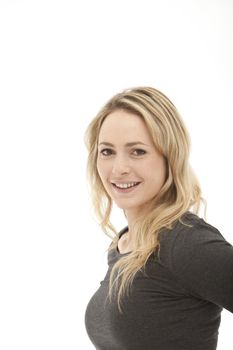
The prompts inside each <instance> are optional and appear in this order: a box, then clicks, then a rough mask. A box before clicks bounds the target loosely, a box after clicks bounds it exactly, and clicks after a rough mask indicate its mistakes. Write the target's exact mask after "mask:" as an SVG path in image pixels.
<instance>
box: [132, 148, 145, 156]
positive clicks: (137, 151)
mask: <svg viewBox="0 0 233 350" xmlns="http://www.w3.org/2000/svg"><path fill="white" fill-rule="evenodd" d="M144 154H146V151H145V150H144V149H140V148H137V149H134V150H133V155H135V156H143V155H144Z"/></svg>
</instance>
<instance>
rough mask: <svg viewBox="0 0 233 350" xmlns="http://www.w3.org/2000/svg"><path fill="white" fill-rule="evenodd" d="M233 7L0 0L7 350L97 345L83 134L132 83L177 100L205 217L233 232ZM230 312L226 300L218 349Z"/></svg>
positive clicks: (0, 294)
mask: <svg viewBox="0 0 233 350" xmlns="http://www.w3.org/2000/svg"><path fill="white" fill-rule="evenodd" d="M232 19H233V2H232V1H231V0H196V1H195V0H183V1H182V0H161V1H156V0H154V1H148V0H143V1H138V0H132V1H131V0H128V1H127V0H118V1H111V0H108V1H107V0H106V1H104V0H98V1H95V0H93V1H90V0H85V1H84V0H83V1H78V0H76V1H74V0H56V1H55V0H38V1H37V0H34V1H33V0H31V1H29V0H0V118H1V124H0V155H1V156H0V157H1V158H0V166H1V171H0V202H1V206H0V225H1V228H0V229H1V231H0V234H1V236H0V284H1V286H0V348H1V350H8V349H24V350H27V349H30V350H31V349H33V350H36V349H43V350H47V349H48V350H51V349H56V350H60V349H69V350H72V349H84V350H89V349H90V350H91V349H93V346H92V345H91V343H90V341H89V339H88V337H87V335H86V331H85V327H84V312H85V308H86V304H87V302H88V301H89V299H90V297H91V296H92V294H93V293H94V291H95V290H96V288H97V287H98V285H99V281H100V280H101V279H102V277H103V275H104V274H105V270H106V253H105V251H106V249H107V247H108V244H109V239H108V238H107V237H105V236H104V235H103V234H102V232H101V231H100V229H99V227H98V225H97V223H96V222H95V220H94V218H93V216H92V214H91V211H90V203H89V198H88V193H87V186H86V179H85V164H86V150H85V147H84V144H83V134H84V131H85V129H86V127H87V125H88V123H89V121H90V120H91V119H92V118H93V117H94V116H95V114H96V113H97V111H98V110H99V108H100V107H101V106H102V104H103V103H104V102H105V101H106V100H107V99H108V98H110V97H111V96H112V95H113V94H115V93H117V92H118V91H120V90H122V89H124V88H129V87H132V86H138V85H151V86H154V87H156V88H158V89H160V90H162V91H163V92H164V93H165V94H166V95H167V96H168V97H169V98H170V99H171V100H172V101H173V102H174V103H175V105H176V106H177V107H178V109H179V110H180V112H181V114H182V116H183V119H184V120H185V122H186V124H187V126H188V128H189V131H190V134H191V136H192V154H191V162H192V165H193V167H194V169H195V170H196V173H197V175H198V176H199V178H200V181H201V184H202V187H203V192H204V196H205V198H206V199H207V201H208V216H207V218H208V221H209V222H211V223H212V224H213V225H215V226H217V227H218V228H219V229H220V230H221V232H222V234H223V235H224V236H225V238H226V239H227V240H228V241H230V242H231V243H233V232H232V197H233V191H232V179H233V174H232V171H233V170H232V169H233V168H232V165H231V162H232V150H233V137H232V130H233V129H232V123H231V122H232V116H233V99H232V96H233V64H232V62H233V20H232ZM114 220H115V223H116V224H117V228H118V229H120V228H122V225H123V221H122V220H121V218H120V217H119V213H118V212H116V213H115V216H114ZM232 326H233V316H232V314H230V313H229V312H227V311H224V312H223V315H222V325H221V328H220V337H219V346H218V349H219V350H230V349H232V347H233V332H232Z"/></svg>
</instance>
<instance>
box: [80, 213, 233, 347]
mask: <svg viewBox="0 0 233 350" xmlns="http://www.w3.org/2000/svg"><path fill="white" fill-rule="evenodd" d="M183 222H185V223H188V224H191V225H192V227H188V226H186V225H183V224H182V223H181V222H179V221H177V222H176V224H175V225H174V226H173V229H172V230H164V231H163V232H161V234H160V244H161V248H160V256H159V257H158V256H157V254H156V253H155V254H153V255H151V257H150V258H149V260H148V262H147V264H146V269H145V271H144V272H143V271H140V272H138V273H137V274H136V277H135V280H134V282H133V286H132V289H131V292H130V294H129V296H125V297H124V300H123V313H120V312H119V311H118V308H117V303H116V300H115V299H113V300H112V301H111V302H109V299H108V298H107V293H108V285H109V275H110V271H111V269H112V266H113V264H114V263H115V262H116V261H117V260H118V259H121V257H122V256H123V255H124V254H120V253H119V251H118V250H117V249H113V250H110V252H109V254H108V264H109V267H108V271H107V274H106V276H105V278H104V280H103V281H102V282H101V283H100V287H99V289H98V290H97V291H96V293H95V294H94V295H93V297H92V298H91V300H90V302H89V304H88V306H87V309H86V314H85V322H86V329H87V332H88V335H89V337H90V339H91V341H92V342H93V344H94V347H95V348H96V349H98V350H215V349H216V347H217V339H218V328H219V324H220V316H221V311H222V308H226V309H227V310H229V311H231V312H233V247H232V246H231V245H230V244H229V243H228V242H227V241H226V240H225V239H224V238H223V237H222V235H221V234H220V232H219V231H218V230H217V229H216V228H214V227H213V226H210V225H209V224H207V223H206V222H205V221H204V220H203V219H200V218H199V217H197V216H196V215H194V214H191V213H187V214H186V215H185V216H184V219H183ZM126 230H127V228H126V229H124V230H123V231H122V232H121V233H120V234H121V235H122V234H123V233H124V232H126Z"/></svg>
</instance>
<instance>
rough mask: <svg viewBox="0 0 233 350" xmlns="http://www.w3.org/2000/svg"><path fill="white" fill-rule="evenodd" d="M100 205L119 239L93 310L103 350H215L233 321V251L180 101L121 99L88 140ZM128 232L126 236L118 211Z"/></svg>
mask: <svg viewBox="0 0 233 350" xmlns="http://www.w3.org/2000/svg"><path fill="white" fill-rule="evenodd" d="M86 143H87V147H88V150H89V159H88V173H89V181H90V185H91V190H92V196H93V203H94V206H95V209H96V213H97V216H98V218H99V220H100V224H101V226H102V228H103V230H104V232H105V233H107V234H108V235H110V236H111V237H112V244H111V245H110V248H109V252H108V264H109V268H108V271H107V274H106V276H105V278H104V280H103V281H102V282H101V285H100V287H99V289H98V290H97V292H96V293H95V295H94V296H93V297H92V299H91V300H90V302H89V304H88V306H87V310H86V316H85V320H86V328H87V332H88V334H89V336H90V339H91V340H92V342H93V344H94V346H95V347H96V349H100V350H139V349H140V350H152V349H156V350H181V349H185V350H214V349H216V346H217V338H218V328H219V324H220V315H221V311H222V308H226V309H227V310H229V311H231V312H233V247H232V246H231V245H230V244H229V243H228V242H226V241H225V239H224V238H223V237H222V235H221V234H220V233H219V231H218V230H217V229H216V228H214V227H212V226H211V225H209V224H208V223H206V222H205V221H204V220H203V219H201V218H199V216H198V215H197V214H198V210H199V207H200V204H201V200H202V198H201V189H200V186H199V183H198V181H197V179H196V177H195V175H194V173H193V171H192V169H191V167H190V165H189V159H188V158H189V147H190V144H189V138H188V134H187V131H186V129H185V126H184V124H183V122H182V120H181V118H180V116H179V114H178V112H177V110H176V108H175V106H174V105H173V104H172V102H171V101H170V100H169V99H168V98H167V97H166V96H165V95H164V94H163V93H161V92H160V91H158V90H156V89H154V88H150V87H141V88H134V89H130V90H126V91H123V92H122V93H120V94H117V95H116V96H114V97H113V98H112V99H110V101H108V102H107V103H106V105H105V106H103V108H102V109H101V111H100V112H99V114H98V115H97V116H96V118H95V119H94V120H93V121H92V122H91V124H90V125H89V128H88V130H87V134H86ZM113 202H114V203H116V205H117V206H118V207H119V208H121V209H122V210H123V212H124V215H125V217H126V219H127V222H128V225H127V227H126V228H124V229H123V230H122V231H121V232H120V233H119V234H117V233H116V232H115V229H114V227H113V226H112V224H111V222H110V214H111V209H112V204H113Z"/></svg>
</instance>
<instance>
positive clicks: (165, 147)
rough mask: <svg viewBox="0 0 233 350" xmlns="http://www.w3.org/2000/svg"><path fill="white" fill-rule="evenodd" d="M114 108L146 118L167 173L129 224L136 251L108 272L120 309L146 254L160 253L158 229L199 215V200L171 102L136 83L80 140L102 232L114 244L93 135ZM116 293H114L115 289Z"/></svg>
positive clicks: (185, 139)
mask: <svg viewBox="0 0 233 350" xmlns="http://www.w3.org/2000/svg"><path fill="white" fill-rule="evenodd" d="M115 110H124V111H127V112H130V113H134V114H137V115H138V116H140V117H141V118H142V119H143V121H144V122H145V124H146V126H147V129H148V131H149V133H150V135H151V137H152V140H153V142H154V146H155V147H156V149H157V150H158V151H159V152H160V153H161V154H162V155H163V156H164V157H165V159H166V166H167V177H166V180H165V183H164V185H163V186H162V188H161V190H160V192H159V193H158V194H157V195H156V196H155V198H153V199H152V200H151V202H150V203H149V205H148V208H147V214H146V215H144V216H143V217H139V218H138V220H137V222H135V223H134V226H133V231H134V232H133V237H134V240H135V241H134V247H135V249H134V250H133V251H132V252H131V253H130V254H125V255H122V257H121V259H119V260H118V261H117V262H116V263H115V264H114V266H113V269H112V271H111V275H110V283H109V297H110V299H111V298H112V296H113V292H114V291H115V292H116V296H117V302H118V307H119V309H120V310H121V302H122V297H123V296H124V295H125V293H128V292H129V289H130V286H131V284H132V282H133V279H134V277H135V274H136V273H137V272H138V271H139V270H141V269H142V268H143V267H145V264H146V262H147V260H148V258H149V257H150V256H151V254H153V253H154V252H155V251H159V248H160V245H159V232H160V231H161V230H162V229H164V228H166V229H171V228H172V224H173V223H175V221H177V220H179V219H180V218H181V217H182V215H183V214H184V213H186V212H187V211H189V210H190V211H193V212H194V213H196V214H197V213H198V211H199V208H200V204H201V202H202V197H201V189H200V185H199V183H198V180H197V178H196V176H195V174H194V172H193V170H192V168H191V166H190V164H189V153H190V139H189V135H188V132H187V130H186V127H185V125H184V123H183V121H182V118H181V116H180V115H179V113H178V111H177V109H176V107H175V106H174V105H173V103H172V102H171V101H170V100H169V99H168V98H167V97H166V96H165V95H164V94H163V93H162V92H160V91H159V90H157V89H154V88H152V87H136V88H132V89H127V90H124V91H123V92H121V93H119V94H117V95H115V96H113V97H112V98H111V99H110V100H109V101H108V102H107V103H106V104H105V105H104V106H103V107H102V108H101V110H100V111H99V113H98V114H97V116H96V117H95V118H94V119H93V120H92V122H91V123H90V124H89V126H88V128H87V131H86V135H85V142H86V146H87V149H88V152H89V155H88V162H87V175H88V182H89V186H90V191H91V197H92V202H93V207H94V210H95V213H96V215H97V218H98V221H99V223H100V225H101V227H102V229H103V231H104V232H105V233H106V234H107V235H109V236H110V237H111V238H112V240H113V242H112V244H111V246H110V249H112V248H116V247H117V242H118V239H119V236H118V234H117V232H116V230H115V228H114V226H113V225H112V224H111V221H110V216H111V211H112V199H111V197H110V196H109V194H108V193H107V192H106V190H105V188H104V186H103V184H102V181H101V179H100V176H99V174H98V171H97V155H98V137H99V132H100V129H101V126H102V123H103V121H104V120H105V118H106V117H107V116H108V115H109V114H110V113H111V112H113V111H115ZM114 294H115V293H114Z"/></svg>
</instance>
